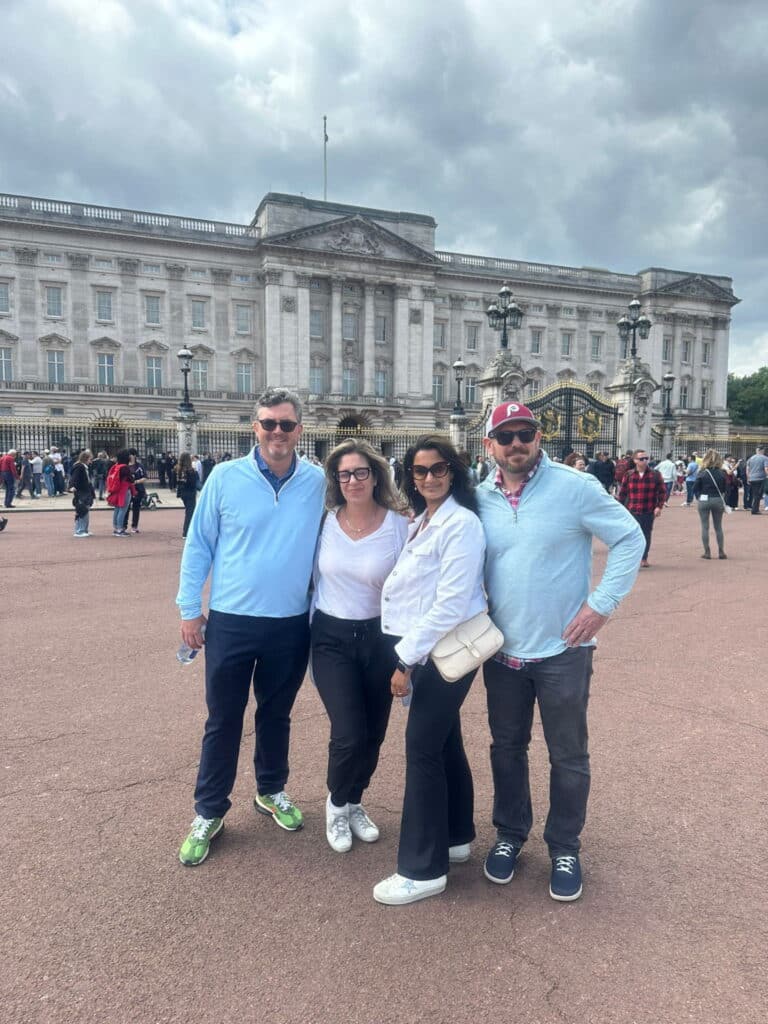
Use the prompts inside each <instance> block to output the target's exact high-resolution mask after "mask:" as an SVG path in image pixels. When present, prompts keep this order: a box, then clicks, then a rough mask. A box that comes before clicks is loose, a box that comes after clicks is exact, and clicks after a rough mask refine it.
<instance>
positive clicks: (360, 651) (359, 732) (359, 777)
mask: <svg viewBox="0 0 768 1024" xmlns="http://www.w3.org/2000/svg"><path fill="white" fill-rule="evenodd" d="M311 632H312V641H311V659H312V678H313V680H314V682H315V686H316V687H317V692H318V693H319V694H320V699H321V700H322V702H323V704H324V705H325V710H326V712H327V713H328V718H329V719H330V722H331V739H330V743H329V744H328V780H327V781H328V791H329V792H330V794H331V802H332V803H334V804H335V805H336V806H337V807H343V806H344V804H346V803H353V804H359V803H360V801H361V799H362V795H363V792H364V791H365V790H366V789H367V788H368V786H369V784H370V781H371V777H372V776H373V773H374V772H375V771H376V765H377V764H378V762H379V749H380V748H381V744H382V743H383V742H384V737H385V735H386V732H387V724H388V722H389V712H390V708H391V707H392V693H391V691H390V688H389V687H390V681H391V679H392V673H393V672H394V670H395V665H396V664H397V655H396V654H395V652H394V646H395V642H396V641H395V638H394V637H391V636H384V635H383V634H382V632H381V619H380V618H376V619H366V620H363V621H358V622H353V621H350V620H348V619H337V618H334V617H333V616H331V615H326V614H325V612H321V611H316V612H315V614H314V617H313V619H312V631H311Z"/></svg>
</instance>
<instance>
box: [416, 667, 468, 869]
mask: <svg viewBox="0 0 768 1024" xmlns="http://www.w3.org/2000/svg"><path fill="white" fill-rule="evenodd" d="M475 674H476V673H475V672H472V673H470V674H469V675H466V676H463V677H462V678H461V679H459V680H458V682H455V683H446V681H445V680H444V679H443V678H442V676H441V675H440V673H439V672H438V671H437V669H436V668H435V666H434V665H433V664H432V662H431V661H428V662H427V664H426V665H418V666H417V667H416V668H415V669H414V670H413V676H412V680H413V696H412V698H411V707H410V710H409V713H408V724H407V726H406V729H405V796H404V798H403V817H402V821H401V823H400V847H399V850H398V854H397V870H398V872H399V874H401V875H404V876H405V877H406V878H414V879H417V880H421V881H423V880H425V879H429V878H439V877H440V876H441V875H445V874H447V872H448V847H449V846H460V845H461V844H462V843H470V842H471V841H472V840H473V839H474V838H475V825H474V803H475V794H474V788H473V786H472V772H471V771H470V769H469V762H468V761H467V755H466V754H465V753H464V743H463V741H462V738H461V718H460V711H461V705H462V704H463V703H464V699H465V697H466V696H467V694H468V693H469V688H470V686H471V685H472V680H473V679H474V678H475Z"/></svg>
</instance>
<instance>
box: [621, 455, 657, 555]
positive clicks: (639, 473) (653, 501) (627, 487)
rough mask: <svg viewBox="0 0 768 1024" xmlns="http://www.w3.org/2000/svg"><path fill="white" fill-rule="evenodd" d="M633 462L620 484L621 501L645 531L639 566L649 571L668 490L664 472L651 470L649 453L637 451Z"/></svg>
mask: <svg viewBox="0 0 768 1024" xmlns="http://www.w3.org/2000/svg"><path fill="white" fill-rule="evenodd" d="M632 461H633V462H634V464H635V468H634V469H631V470H630V471H629V472H628V473H626V474H625V475H624V479H623V480H622V481H621V487H620V488H619V501H620V502H621V504H622V505H624V506H625V507H626V509H627V511H628V512H631V513H632V515H633V516H634V517H635V519H636V520H637V521H638V523H639V524H640V529H641V530H642V531H643V536H644V537H645V551H644V552H643V559H642V561H641V562H640V565H641V566H642V568H643V569H647V568H648V552H649V551H650V550H651V534H652V533H653V524H654V521H655V520H656V519H658V517H659V516H660V515H661V510H662V509H663V508H664V503H665V502H666V500H667V489H666V487H665V486H664V479H663V477H662V475H661V473H659V471H658V470H657V469H649V468H648V452H646V451H643V449H642V448H638V449H637V451H636V452H635V453H634V455H633V456H632Z"/></svg>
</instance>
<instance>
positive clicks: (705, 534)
mask: <svg viewBox="0 0 768 1024" xmlns="http://www.w3.org/2000/svg"><path fill="white" fill-rule="evenodd" d="M696 505H697V507H698V510H699V518H700V519H701V543H702V546H703V548H704V553H705V554H707V555H708V554H709V516H710V514H711V515H712V525H713V526H714V528H715V538H716V540H717V550H718V551H719V552H720V553H721V554H723V553H724V552H725V540H724V539H723V516H724V514H725V505H724V504H723V502H722V501H721V499H720V498H712V497H710V498H709V499H708V500H707V501H701V500H699V501H697V502H696Z"/></svg>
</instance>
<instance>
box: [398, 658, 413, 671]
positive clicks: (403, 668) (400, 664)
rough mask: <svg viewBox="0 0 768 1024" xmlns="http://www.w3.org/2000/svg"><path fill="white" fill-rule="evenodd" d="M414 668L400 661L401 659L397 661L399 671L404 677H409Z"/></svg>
mask: <svg viewBox="0 0 768 1024" xmlns="http://www.w3.org/2000/svg"><path fill="white" fill-rule="evenodd" d="M412 667H413V666H411V665H406V664H405V662H404V661H400V659H399V658H398V659H397V671H398V672H402V673H403V675H407V674H408V673H409V672H410V671H411V668H412Z"/></svg>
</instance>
